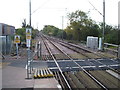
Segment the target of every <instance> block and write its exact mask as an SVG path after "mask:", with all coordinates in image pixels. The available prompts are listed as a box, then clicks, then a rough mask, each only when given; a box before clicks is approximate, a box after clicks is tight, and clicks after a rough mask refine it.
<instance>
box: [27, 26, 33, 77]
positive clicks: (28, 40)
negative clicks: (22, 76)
mask: <svg viewBox="0 0 120 90" xmlns="http://www.w3.org/2000/svg"><path fill="white" fill-rule="evenodd" d="M31 33H32V29H31V28H26V46H27V47H28V49H27V54H28V58H27V78H28V79H30V77H29V73H30V74H31V58H30V57H31V55H30V47H31ZM29 69H30V72H29Z"/></svg>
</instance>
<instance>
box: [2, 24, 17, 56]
mask: <svg viewBox="0 0 120 90" xmlns="http://www.w3.org/2000/svg"><path fill="white" fill-rule="evenodd" d="M14 34H15V27H14V26H10V25H7V24H3V23H0V46H2V47H1V48H0V53H2V54H3V55H7V54H9V53H10V52H11V46H12V40H11V36H13V35H14Z"/></svg>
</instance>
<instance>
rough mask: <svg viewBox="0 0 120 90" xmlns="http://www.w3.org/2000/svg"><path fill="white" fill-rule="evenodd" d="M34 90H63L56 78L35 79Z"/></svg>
mask: <svg viewBox="0 0 120 90" xmlns="http://www.w3.org/2000/svg"><path fill="white" fill-rule="evenodd" d="M34 88H36V89H37V88H43V89H44V88H47V89H48V88H54V89H55V90H62V89H61V86H60V85H59V83H58V81H57V80H56V79H55V78H44V79H35V83H34Z"/></svg>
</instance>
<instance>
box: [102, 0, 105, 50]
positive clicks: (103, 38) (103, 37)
mask: <svg viewBox="0 0 120 90" xmlns="http://www.w3.org/2000/svg"><path fill="white" fill-rule="evenodd" d="M104 40H105V0H103V36H102V50H104Z"/></svg>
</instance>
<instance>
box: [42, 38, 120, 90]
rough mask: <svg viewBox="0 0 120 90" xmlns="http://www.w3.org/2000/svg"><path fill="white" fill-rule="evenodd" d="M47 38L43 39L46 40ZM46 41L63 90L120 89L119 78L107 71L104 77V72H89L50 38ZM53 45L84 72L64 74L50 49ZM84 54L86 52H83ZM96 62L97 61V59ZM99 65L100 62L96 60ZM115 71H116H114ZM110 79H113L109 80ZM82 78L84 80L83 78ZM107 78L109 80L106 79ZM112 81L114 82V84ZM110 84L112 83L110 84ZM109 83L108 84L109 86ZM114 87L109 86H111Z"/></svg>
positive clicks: (55, 72)
mask: <svg viewBox="0 0 120 90" xmlns="http://www.w3.org/2000/svg"><path fill="white" fill-rule="evenodd" d="M44 38H45V37H42V39H44ZM45 39H46V40H43V42H44V44H45V46H46V48H47V50H48V52H49V54H50V56H51V57H52V58H53V60H54V62H55V64H56V65H57V67H58V69H59V71H54V72H53V74H54V76H55V78H56V79H57V80H58V81H59V83H60V84H61V86H62V88H63V89H64V88H69V89H71V90H72V88H103V89H105V90H108V89H109V88H112V87H113V88H119V86H118V85H117V82H120V81H119V80H118V79H117V78H115V77H113V76H112V75H110V74H109V73H107V72H106V71H103V72H104V75H103V74H102V73H103V72H102V71H87V70H85V69H84V68H83V67H81V66H80V65H79V64H78V63H77V62H76V61H75V60H74V59H73V58H72V57H71V56H70V55H68V54H67V53H65V52H64V51H63V50H61V49H60V48H59V47H58V46H57V45H55V44H54V42H53V41H51V40H49V39H48V38H45ZM48 43H51V44H52V45H53V46H54V47H56V49H58V50H59V52H60V53H62V54H64V55H65V56H66V57H67V58H69V60H71V61H73V62H74V63H75V64H76V65H77V66H78V67H79V68H80V69H82V71H71V72H63V71H62V69H61V67H60V66H59V64H58V62H57V60H58V59H56V57H55V55H54V54H53V53H52V50H51V49H50V47H49V44H48ZM82 52H84V51H82ZM95 60H96V59H95ZM96 62H97V63H101V62H98V61H97V60H96ZM107 67H108V68H109V69H111V70H112V68H111V67H109V66H107ZM113 70H114V69H113ZM107 76H108V77H110V78H112V79H108V78H107ZM81 77H82V78H81ZM104 78H107V79H104ZM112 80H113V81H114V82H112ZM105 82H106V83H105ZM108 82H110V83H108ZM107 83H108V84H107ZM110 84H111V85H113V86H111V87H110V86H109V85H110Z"/></svg>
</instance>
